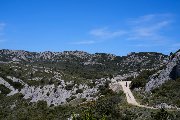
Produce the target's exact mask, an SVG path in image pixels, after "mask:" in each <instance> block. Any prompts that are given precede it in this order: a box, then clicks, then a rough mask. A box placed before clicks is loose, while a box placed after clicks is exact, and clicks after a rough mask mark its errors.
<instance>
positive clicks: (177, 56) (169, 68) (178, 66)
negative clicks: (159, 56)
mask: <svg viewBox="0 0 180 120" xmlns="http://www.w3.org/2000/svg"><path fill="white" fill-rule="evenodd" d="M178 77H180V51H177V52H176V53H174V54H173V55H171V56H170V58H169V61H168V63H167V65H166V68H164V69H163V70H160V71H158V72H157V73H155V74H153V75H152V76H150V77H149V82H148V83H147V84H146V87H145V91H151V90H152V89H154V88H157V87H159V86H161V85H162V84H163V83H165V82H166V81H168V80H173V79H174V80H175V79H176V78H178Z"/></svg>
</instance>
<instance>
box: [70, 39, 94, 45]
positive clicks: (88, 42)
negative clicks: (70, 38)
mask: <svg viewBox="0 0 180 120" xmlns="http://www.w3.org/2000/svg"><path fill="white" fill-rule="evenodd" d="M94 43H95V41H93V40H87V41H77V42H72V43H71V44H74V45H89V44H94Z"/></svg>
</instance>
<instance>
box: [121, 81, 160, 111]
mask: <svg viewBox="0 0 180 120" xmlns="http://www.w3.org/2000/svg"><path fill="white" fill-rule="evenodd" d="M118 83H119V84H120V85H121V86H122V89H123V91H124V93H125V94H126V99H127V102H128V103H129V104H132V105H135V106H138V107H144V108H149V109H158V108H154V107H150V106H145V105H140V104H139V103H138V102H137V101H136V99H135V98H134V95H133V94H132V92H131V90H130V89H129V85H130V83H131V81H120V82H118Z"/></svg>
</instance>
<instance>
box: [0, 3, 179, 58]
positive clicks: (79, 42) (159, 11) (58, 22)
mask: <svg viewBox="0 0 180 120" xmlns="http://www.w3.org/2000/svg"><path fill="white" fill-rule="evenodd" d="M179 31H180V1H179V0H0V49H14V50H17V49H21V50H28V51H37V52H42V51H65V50H83V51H86V52H90V53H95V52H105V53H112V54H116V55H126V54H128V53H129V52H140V51H152V52H153V51H156V52H162V53H164V54H169V53H170V52H171V51H172V52H174V51H176V50H177V49H179V48H180V32H179Z"/></svg>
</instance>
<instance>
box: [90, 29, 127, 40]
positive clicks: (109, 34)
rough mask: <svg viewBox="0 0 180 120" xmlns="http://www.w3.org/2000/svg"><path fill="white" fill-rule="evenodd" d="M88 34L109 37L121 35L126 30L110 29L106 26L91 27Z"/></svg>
mask: <svg viewBox="0 0 180 120" xmlns="http://www.w3.org/2000/svg"><path fill="white" fill-rule="evenodd" d="M89 34H90V35H92V36H95V37H99V38H103V39H109V38H114V37H120V36H123V35H125V34H126V31H124V30H117V31H110V30H109V29H108V28H107V27H106V28H99V29H93V30H91V31H90V32H89Z"/></svg>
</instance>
